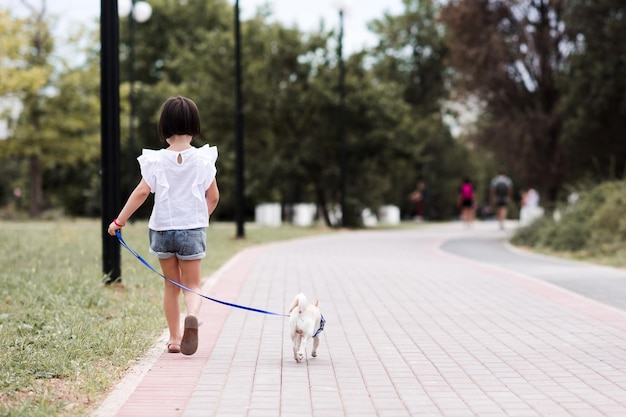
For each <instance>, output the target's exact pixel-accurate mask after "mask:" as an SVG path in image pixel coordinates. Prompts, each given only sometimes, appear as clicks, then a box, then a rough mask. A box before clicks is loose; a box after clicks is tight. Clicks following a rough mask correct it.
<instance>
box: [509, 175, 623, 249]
mask: <svg viewBox="0 0 626 417" xmlns="http://www.w3.org/2000/svg"><path fill="white" fill-rule="evenodd" d="M625 205H626V181H611V182H605V183H602V184H600V185H596V186H593V187H590V188H588V189H585V190H581V191H580V192H579V198H578V200H577V201H576V202H575V203H573V204H569V203H568V204H561V205H559V207H558V211H559V213H561V219H560V220H559V221H555V220H554V219H553V218H550V217H545V218H543V219H540V220H538V221H536V222H534V223H533V224H531V225H529V226H528V227H524V228H521V229H519V230H518V231H517V233H516V234H515V236H514V237H513V239H512V243H514V244H516V245H525V246H530V247H534V248H538V249H541V248H544V249H548V250H554V251H559V252H584V253H585V254H588V255H591V256H596V257H602V256H614V255H615V253H616V252H625V251H624V241H626V218H625V217H624V215H623V213H624V206H625Z"/></svg>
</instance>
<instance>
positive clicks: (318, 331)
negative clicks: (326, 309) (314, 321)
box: [313, 315, 326, 337]
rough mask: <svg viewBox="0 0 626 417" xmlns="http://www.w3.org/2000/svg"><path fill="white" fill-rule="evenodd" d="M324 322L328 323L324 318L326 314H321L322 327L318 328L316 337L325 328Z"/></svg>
mask: <svg viewBox="0 0 626 417" xmlns="http://www.w3.org/2000/svg"><path fill="white" fill-rule="evenodd" d="M324 323H326V320H324V316H323V315H321V317H320V328H319V329H317V331H316V332H315V334H314V335H313V337H316V336H317V335H318V334H320V333H322V331H323V330H324Z"/></svg>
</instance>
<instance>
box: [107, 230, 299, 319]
mask: <svg viewBox="0 0 626 417" xmlns="http://www.w3.org/2000/svg"><path fill="white" fill-rule="evenodd" d="M115 235H116V236H117V240H119V241H120V244H121V245H122V246H124V247H125V248H126V249H128V251H129V252H130V253H132V254H133V255H134V256H135V258H137V259H139V261H140V262H141V263H142V264H144V265H145V266H146V267H147V268H148V269H150V270H151V271H152V272H154V273H155V274H157V275H159V276H160V277H161V278H163V279H164V280H166V281H167V282H170V283H172V284H174V285H176V286H177V287H179V288H181V289H183V290H185V291H188V292H190V293H193V294H196V295H199V296H200V297H202V298H205V299H207V300H209V301H213V302H215V303H219V304H223V305H226V306H229V307H234V308H239V309H242V310H247V311H254V312H255V313H262V314H268V315H272V316H281V317H289V316H288V315H287V314H280V313H274V312H271V311H266V310H261V309H259V308H253V307H246V306H242V305H239V304H234V303H229V302H228V301H222V300H218V299H216V298H211V297H209V296H208V295H204V294H202V293H199V292H197V291H194V290H192V289H191V288H189V287H186V286H185V285H183V284H181V283H180V282H177V281H174V280H173V279H170V278H168V277H166V276H165V275H163V274H162V273H160V272H159V271H157V270H156V269H154V267H153V266H152V265H150V264H149V263H148V262H147V261H146V260H145V259H143V258H142V257H141V255H139V254H138V253H137V252H136V251H135V250H134V249H133V248H131V247H130V246H128V244H127V243H126V242H125V241H124V239H122V234H121V233H120V231H119V230H116V231H115Z"/></svg>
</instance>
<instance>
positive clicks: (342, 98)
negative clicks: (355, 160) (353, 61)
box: [337, 3, 349, 227]
mask: <svg viewBox="0 0 626 417" xmlns="http://www.w3.org/2000/svg"><path fill="white" fill-rule="evenodd" d="M338 8H339V46H338V52H337V54H338V55H339V115H338V119H339V184H340V196H339V205H340V207H341V226H342V227H346V226H347V223H349V222H346V214H347V211H346V132H345V130H346V128H345V107H346V69H345V66H344V62H343V16H344V11H345V9H346V6H345V4H343V3H340V4H339V5H338Z"/></svg>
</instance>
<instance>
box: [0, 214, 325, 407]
mask: <svg viewBox="0 0 626 417" xmlns="http://www.w3.org/2000/svg"><path fill="white" fill-rule="evenodd" d="M323 232H329V230H328V229H325V228H296V227H290V226H282V227H279V228H260V227H254V226H251V225H248V226H247V227H246V239H235V226H234V225H233V224H220V223H216V224H212V225H211V227H210V228H209V229H208V232H207V258H205V260H204V261H203V274H204V275H205V276H208V275H210V274H211V273H212V272H214V271H215V270H216V269H218V268H219V267H220V266H221V265H222V264H224V263H225V262H226V261H227V260H228V259H229V258H230V257H231V256H233V255H234V254H236V253H237V252H239V251H240V250H242V249H244V248H246V247H249V246H251V245H255V244H259V243H265V242H271V241H277V240H285V239H290V238H295V237H302V236H307V235H313V234H319V233H323ZM123 234H124V240H125V241H126V242H127V243H128V244H129V245H130V246H131V247H132V248H134V249H135V250H136V251H137V252H139V253H140V254H141V255H142V256H144V258H145V259H146V260H147V261H148V262H150V263H151V264H152V265H153V266H155V267H156V268H157V269H158V262H157V261H156V259H155V258H154V257H153V256H151V255H150V254H149V253H148V239H147V225H146V223H145V222H137V223H134V224H129V225H128V226H127V227H125V228H124V229H123ZM111 239H114V238H111ZM0 253H2V257H0V347H1V350H0V416H12V417H13V416H29V417H37V416H80V415H85V414H86V413H88V411H90V410H92V409H93V408H94V407H95V406H96V405H98V403H99V402H100V401H101V400H102V399H103V398H104V396H105V395H106V393H107V392H108V391H109V390H110V388H111V387H113V386H114V385H115V384H116V383H117V382H118V381H119V380H120V379H121V378H122V377H123V375H124V374H125V372H126V371H127V370H128V369H129V368H130V367H131V366H132V365H133V364H134V362H135V361H136V360H137V359H138V358H140V357H141V356H142V355H143V354H144V353H145V352H146V351H147V350H148V349H149V348H150V347H151V346H152V345H153V344H154V342H155V341H156V339H157V337H158V336H159V335H160V334H161V333H163V331H164V329H165V328H166V323H165V318H164V316H163V312H162V308H161V302H162V285H163V284H162V279H161V278H160V277H158V276H157V275H156V274H154V273H153V272H151V271H150V270H148V269H147V268H146V267H145V266H144V265H142V264H141V263H140V262H139V261H137V260H136V259H135V258H134V257H133V256H132V255H131V254H130V253H129V252H128V251H126V250H125V249H123V248H122V282H123V285H121V286H117V285H110V286H105V285H103V284H102V279H103V278H104V277H103V274H102V237H101V234H100V223H99V222H98V221H95V220H77V221H56V222H2V223H0Z"/></svg>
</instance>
